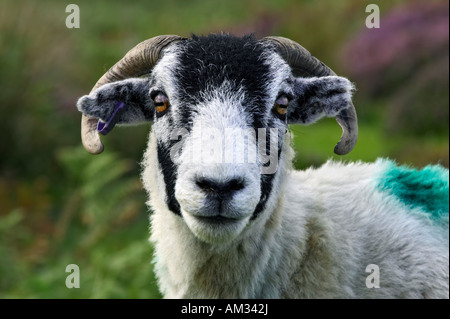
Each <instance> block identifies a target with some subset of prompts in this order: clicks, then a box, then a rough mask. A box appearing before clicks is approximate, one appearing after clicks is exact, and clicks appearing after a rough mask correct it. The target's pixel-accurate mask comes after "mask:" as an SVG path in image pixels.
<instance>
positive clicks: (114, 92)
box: [77, 34, 449, 298]
mask: <svg viewBox="0 0 450 319" xmlns="http://www.w3.org/2000/svg"><path fill="white" fill-rule="evenodd" d="M143 75H146V76H143ZM353 91H354V86H353V84H352V83H351V82H350V81H349V80H348V79H346V78H343V77H340V76H337V75H336V74H335V73H334V72H333V71H332V70H331V69H330V68H328V67H327V66H326V65H324V64H323V63H322V62H320V61H319V60H317V59H316V58H315V57H313V56H312V55H311V54H310V53H309V52H308V51H307V50H306V49H304V48H303V47H302V46H300V45H299V44H298V43H296V42H294V41H292V40H290V39H287V38H283V37H266V38H263V39H260V40H257V39H256V38H255V37H253V36H244V37H235V36H232V35H227V34H218V35H215V34H211V35H208V36H195V35H193V36H192V37H190V38H181V37H178V36H174V35H169V36H158V37H154V38H151V39H149V40H146V41H144V42H142V43H140V44H139V45H137V46H136V47H135V48H133V49H132V50H131V51H129V52H128V53H127V54H126V55H125V56H124V57H123V58H122V59H121V60H120V61H119V62H118V63H117V64H116V65H114V66H113V67H112V68H111V69H110V70H109V71H108V72H107V73H105V75H104V76H103V77H102V78H101V79H100V80H99V81H98V82H97V84H96V85H95V86H94V88H93V90H92V91H91V93H90V94H89V95H85V96H83V97H81V98H80V99H79V100H78V102H77V107H78V109H79V111H81V112H82V113H83V115H82V141H83V145H84V147H85V148H86V149H87V150H88V151H89V152H90V153H92V154H98V153H101V152H102V151H103V145H102V143H101V140H100V138H99V132H100V133H102V134H106V133H108V132H109V131H110V130H111V129H112V128H113V127H114V125H115V124H125V125H126V124H138V123H142V122H148V121H152V122H153V125H152V129H151V132H150V135H149V141H148V146H147V149H146V151H145V153H144V156H143V161H142V167H143V171H142V176H141V178H142V181H143V185H144V188H145V190H146V191H147V192H148V194H149V200H148V202H147V204H148V206H149V208H150V209H151V211H152V214H151V236H150V241H151V242H152V243H153V244H154V248H155V255H154V269H155V273H156V276H157V279H158V285H159V289H160V290H161V292H162V294H163V296H164V297H165V298H448V297H449V288H448V285H449V276H448V271H449V233H448V211H449V209H448V205H449V204H448V203H449V200H448V199H449V196H448V185H449V172H448V170H447V169H445V168H443V167H442V166H440V165H429V166H427V167H425V168H423V169H422V170H417V169H413V168H409V167H407V166H399V165H397V164H396V163H395V162H394V161H392V160H389V159H383V158H380V159H378V160H376V161H375V162H373V163H361V162H349V163H342V162H339V161H332V160H329V161H327V162H326V163H325V164H323V165H322V166H321V167H320V168H317V169H313V168H309V169H306V170H304V171H296V170H294V169H293V167H292V160H293V156H294V150H293V149H292V147H291V139H292V134H291V132H290V131H289V127H288V124H291V123H300V124H305V125H307V124H311V123H313V122H315V121H317V120H319V119H320V118H323V117H325V116H326V117H335V119H336V120H337V122H338V124H339V125H340V126H341V127H342V129H343V135H342V137H341V140H340V141H339V143H338V144H337V145H336V147H335V150H334V151H335V153H337V154H341V155H342V154H346V153H348V152H350V151H351V150H352V149H353V147H354V146H355V143H356V140H357V135H358V126H357V118H356V112H355V108H354V106H353V103H352V93H353ZM227 130H231V131H232V132H235V134H234V135H233V134H231V135H227ZM236 132H237V133H236ZM242 136H244V137H242ZM230 141H231V142H230ZM224 145H225V146H224ZM242 153H245V154H244V156H241V155H242Z"/></svg>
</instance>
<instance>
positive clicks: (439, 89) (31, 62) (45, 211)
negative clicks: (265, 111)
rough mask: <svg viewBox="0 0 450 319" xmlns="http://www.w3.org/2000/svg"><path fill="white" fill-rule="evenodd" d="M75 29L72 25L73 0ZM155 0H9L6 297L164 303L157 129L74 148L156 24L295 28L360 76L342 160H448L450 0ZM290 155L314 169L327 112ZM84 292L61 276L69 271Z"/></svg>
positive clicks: (2, 123) (3, 45)
mask: <svg viewBox="0 0 450 319" xmlns="http://www.w3.org/2000/svg"><path fill="white" fill-rule="evenodd" d="M71 2H72V3H76V4H78V5H79V7H80V11H81V27H80V28H79V29H68V28H66V26H65V20H66V17H67V15H68V13H66V12H65V8H66V6H67V5H68V4H69V3H71ZM372 3H378V5H379V7H380V10H381V28H380V29H367V28H366V27H365V19H366V17H367V15H368V13H366V12H365V7H366V5H367V4H368V2H367V1H362V0H346V1H312V0H304V1H299V0H238V1H235V0H228V1H218V0H191V1H184V0H164V1H163V0H152V1H143V0H141V1H133V2H131V1H129V2H126V3H125V2H123V1H81V0H80V1H56V0H54V1H50V0H42V1H39V2H38V1H14V0H2V1H1V2H0V74H1V76H0V93H1V94H0V297H2V298H158V297H160V295H159V293H158V290H157V288H156V282H155V278H154V276H153V272H152V265H151V255H152V247H151V246H150V245H149V243H148V242H147V238H148V226H149V225H148V211H147V209H146V207H145V205H144V203H145V200H146V195H145V194H144V192H143V190H142V186H141V182H140V180H139V173H140V166H139V164H138V163H139V162H140V159H141V156H142V150H143V149H144V148H145V144H146V139H147V134H148V130H149V128H150V125H143V126H139V127H132V128H121V129H119V130H115V131H114V133H112V134H110V135H108V137H107V138H104V139H103V141H104V142H105V147H106V151H105V152H104V153H103V154H102V155H101V156H92V155H89V154H87V153H86V152H85V151H84V150H83V149H82V148H81V146H80V138H79V129H80V127H79V124H80V114H79V113H78V111H77V110H76V108H75V102H76V100H77V98H78V97H80V96H82V95H84V94H86V93H88V92H89V91H90V89H91V87H92V86H93V85H94V83H95V82H96V80H97V79H98V78H99V77H100V76H101V75H102V74H103V73H104V72H105V71H106V70H107V69H108V68H109V67H110V66H111V65H112V64H114V63H115V62H116V61H117V60H118V59H120V58H121V56H123V54H124V53H125V52H126V51H128V50H129V49H130V48H131V47H133V46H134V45H135V44H137V43H138V42H140V41H142V40H144V39H147V38H149V37H152V36H155V35H158V34H178V35H181V36H189V35H190V34H191V33H196V34H208V33H210V32H221V31H225V32H230V33H233V34H236V35H242V34H246V33H252V32H253V33H255V34H256V36H257V37H262V36H266V35H269V34H270V35H281V36H285V37H290V38H292V39H294V40H296V41H298V42H299V43H301V44H302V45H303V46H305V47H306V48H307V49H308V50H310V52H311V53H312V54H313V55H315V56H316V57H318V58H319V59H321V60H322V61H324V62H325V63H326V64H328V65H329V66H330V67H332V68H333V69H334V70H335V71H336V72H337V73H338V74H341V75H344V76H348V77H349V78H350V79H351V80H352V81H354V82H355V83H356V85H357V87H358V89H359V90H358V92H357V93H356V96H355V106H356V108H357V110H358V114H359V122H360V137H359V142H358V144H357V146H356V148H355V149H354V151H353V152H352V153H350V154H349V155H347V156H344V157H343V158H341V159H343V160H363V161H372V160H374V159H375V158H376V157H379V156H389V157H391V158H394V159H396V160H397V161H398V162H400V163H407V164H411V165H415V166H422V165H424V164H426V163H429V162H431V163H441V164H443V165H445V166H447V167H448V163H449V158H448V157H449V155H448V152H449V144H448V120H449V115H448V112H449V93H448V92H449V91H448V85H449V66H448V61H449V58H448V56H449V37H448V32H449V31H448V27H449V14H448V12H449V8H448V1H446V0H442V1H441V0H434V1H425V0H424V1H411V0H393V1H372ZM291 129H292V131H293V132H294V134H295V136H296V138H295V141H294V144H295V147H296V150H297V157H296V166H297V167H298V168H305V167H308V166H311V165H314V166H317V165H320V164H321V163H323V162H324V161H325V160H327V159H328V158H337V156H334V155H333V154H332V150H333V147H334V145H335V143H336V141H337V140H338V138H339V136H340V133H341V132H340V128H339V127H338V125H336V123H335V121H334V120H333V119H328V120H323V121H321V122H320V123H318V124H316V125H314V126H310V127H301V126H292V127H291ZM71 263H75V264H77V265H79V266H80V270H81V288H80V289H68V288H66V286H65V278H66V276H67V275H68V274H67V273H65V268H66V266H67V265H68V264H71Z"/></svg>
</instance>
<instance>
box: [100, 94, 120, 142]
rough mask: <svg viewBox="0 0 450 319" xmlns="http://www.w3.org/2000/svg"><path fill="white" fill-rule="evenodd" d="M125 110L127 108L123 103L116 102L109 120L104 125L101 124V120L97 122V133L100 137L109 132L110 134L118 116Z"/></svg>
mask: <svg viewBox="0 0 450 319" xmlns="http://www.w3.org/2000/svg"><path fill="white" fill-rule="evenodd" d="M127 109H128V106H126V105H125V103H123V102H120V101H119V102H117V103H116V107H115V108H114V112H113V113H112V114H111V116H110V118H109V119H108V120H107V121H106V123H104V122H102V121H101V120H98V123H97V131H98V132H99V133H100V134H102V135H106V134H108V133H109V132H111V130H112V129H113V128H114V126H115V125H116V123H117V120H118V119H119V117H120V115H122V114H123V113H124V112H125V111H126V110H127Z"/></svg>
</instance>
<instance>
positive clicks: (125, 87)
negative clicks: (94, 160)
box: [77, 78, 154, 128]
mask: <svg viewBox="0 0 450 319" xmlns="http://www.w3.org/2000/svg"><path fill="white" fill-rule="evenodd" d="M149 88H150V85H149V81H148V79H141V78H136V79H126V80H123V81H118V82H113V83H108V84H105V85H102V86H101V87H99V88H98V89H97V90H95V91H93V92H91V94H89V95H85V96H83V97H81V98H80V99H79V100H78V102H77V108H78V110H79V111H80V112H82V113H83V114H85V115H87V116H88V117H95V118H98V119H100V120H101V121H102V122H104V123H112V126H114V124H116V123H117V124H137V123H142V122H145V121H150V120H152V119H153V113H154V106H153V102H152V100H151V99H150V96H149ZM111 128H112V127H111Z"/></svg>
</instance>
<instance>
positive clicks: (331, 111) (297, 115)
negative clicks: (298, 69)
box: [287, 76, 354, 124]
mask: <svg viewBox="0 0 450 319" xmlns="http://www.w3.org/2000/svg"><path fill="white" fill-rule="evenodd" d="M353 90H354V87H353V85H352V83H351V82H350V81H349V80H347V79H346V78H343V77H339V76H324V77H314V78H301V77H299V78H296V79H295V85H294V98H293V100H292V101H291V102H290V104H289V107H288V113H287V116H288V123H290V124H291V123H292V124H293V123H300V124H311V123H314V122H316V121H317V120H319V119H321V118H322V117H324V116H327V117H335V116H336V115H337V114H338V113H339V112H340V111H342V110H343V109H346V108H348V107H349V106H350V105H351V101H352V93H353Z"/></svg>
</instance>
